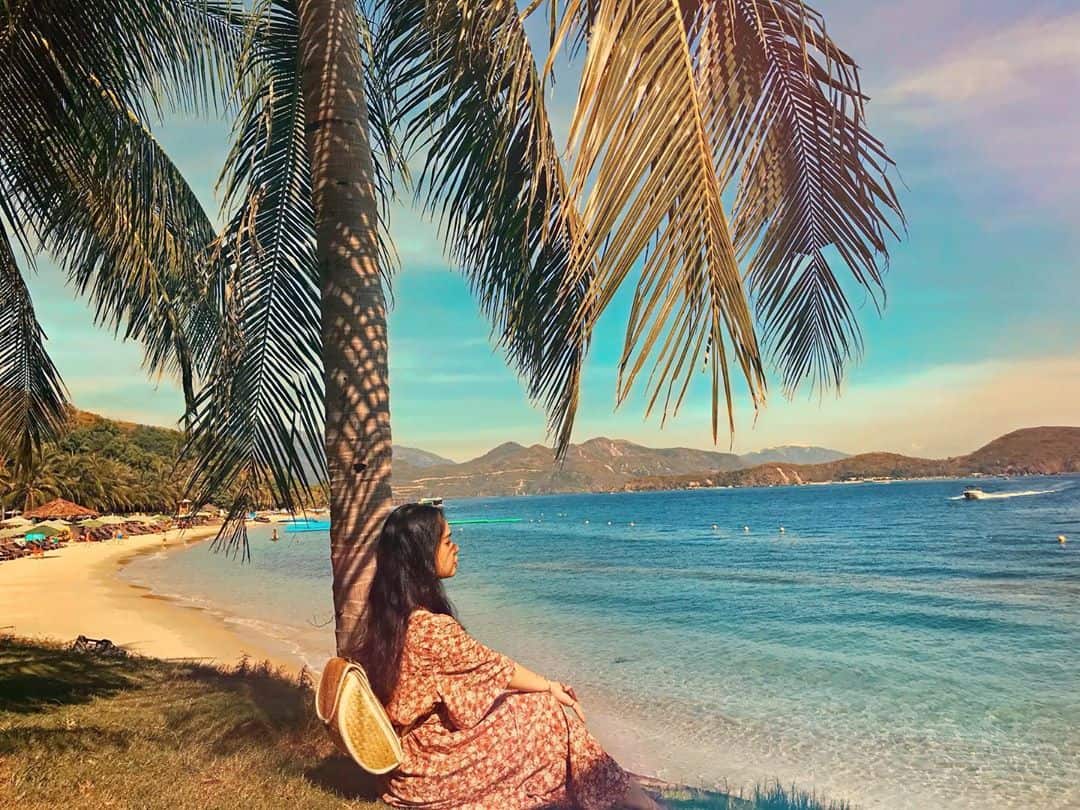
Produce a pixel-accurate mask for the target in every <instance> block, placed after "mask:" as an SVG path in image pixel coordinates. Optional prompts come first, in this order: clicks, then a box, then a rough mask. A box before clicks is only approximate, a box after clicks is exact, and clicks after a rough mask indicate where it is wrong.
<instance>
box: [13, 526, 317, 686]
mask: <svg viewBox="0 0 1080 810" xmlns="http://www.w3.org/2000/svg"><path fill="white" fill-rule="evenodd" d="M216 532H217V526H198V527H195V528H191V529H186V530H180V529H174V530H172V531H169V532H166V533H165V535H164V540H165V542H164V543H162V538H163V535H161V534H147V535H140V536H138V537H127V538H124V539H123V540H121V541H106V542H103V543H71V544H69V545H68V546H66V547H64V548H61V549H57V550H55V551H49V552H48V553H46V554H45V556H44V557H37V558H35V557H23V558H21V559H18V560H9V561H7V562H2V563H0V633H10V634H14V635H18V636H23V637H29V638H48V639H52V640H54V641H61V642H70V641H72V640H73V639H75V638H76V637H78V636H80V635H85V636H89V637H90V638H108V639H110V640H111V641H112V642H113V643H114V644H119V645H120V646H122V647H124V648H125V649H127V650H129V651H131V652H133V653H137V654H139V655H148V656H154V657H157V658H167V659H177V658H195V659H200V660H204V661H207V662H211V663H216V664H235V663H236V662H237V661H239V660H240V658H241V656H244V655H247V656H249V657H250V658H252V659H256V660H260V661H261V660H269V661H271V662H272V663H273V664H276V665H279V666H282V667H284V668H285V669H286V670H288V671H290V672H295V671H296V670H297V669H298V668H299V663H298V662H297V661H296V660H295V659H293V658H291V657H290V656H288V655H287V654H286V653H284V652H283V651H278V650H273V649H271V648H269V647H268V646H266V645H265V644H264V643H262V642H260V641H256V640H253V639H252V638H251V637H250V635H245V634H244V633H243V632H242V630H241V629H240V628H239V627H234V626H233V625H230V624H227V623H226V622H225V621H224V620H223V619H222V618H221V617H219V616H217V615H215V614H212V613H209V612H207V611H205V610H201V609H199V608H197V607H192V606H188V605H183V604H180V603H178V602H175V601H172V600H170V599H167V598H164V597H161V596H157V595H155V594H153V593H151V592H150V591H149V590H148V589H146V588H142V587H140V586H137V585H133V584H131V583H128V582H125V581H124V580H122V579H121V578H120V577H119V576H118V573H119V571H120V569H121V568H122V567H123V566H124V565H125V564H126V563H127V562H129V561H130V560H131V559H132V558H133V557H135V556H137V555H139V554H146V553H151V552H154V551H159V550H161V549H162V548H163V547H182V546H184V545H185V544H189V543H192V542H196V541H199V540H206V539H207V538H209V537H212V536H213V535H214V534H215V533H216Z"/></svg>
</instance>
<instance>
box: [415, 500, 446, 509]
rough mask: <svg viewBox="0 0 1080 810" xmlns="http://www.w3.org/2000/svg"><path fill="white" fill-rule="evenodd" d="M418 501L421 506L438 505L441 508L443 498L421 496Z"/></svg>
mask: <svg viewBox="0 0 1080 810" xmlns="http://www.w3.org/2000/svg"><path fill="white" fill-rule="evenodd" d="M417 503H419V504H420V505H421V506H437V507H439V508H440V509H442V505H443V499H442V498H421V499H420V500H419V501H417Z"/></svg>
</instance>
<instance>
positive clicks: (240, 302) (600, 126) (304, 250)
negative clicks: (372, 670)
mask: <svg viewBox="0 0 1080 810" xmlns="http://www.w3.org/2000/svg"><path fill="white" fill-rule="evenodd" d="M245 19H246V25H247V31H248V34H247V41H246V46H245V48H244V50H243V54H242V56H241V59H240V68H239V74H240V78H241V82H240V85H241V86H244V87H246V88H248V90H247V92H246V94H245V95H244V96H243V98H242V99H241V101H240V108H241V115H240V116H239V118H238V121H237V125H236V128H235V143H234V147H233V150H232V153H231V155H230V157H229V161H228V165H227V166H226V168H225V172H224V174H223V177H222V182H223V184H224V188H225V191H226V197H227V198H228V199H229V200H231V201H233V203H234V208H233V210H234V211H235V213H234V215H233V216H232V218H231V220H230V222H229V225H228V227H227V228H226V229H225V231H224V232H223V233H222V234H221V236H220V238H219V241H218V251H219V255H220V256H222V257H225V259H224V260H223V261H221V262H219V264H218V267H219V272H220V273H221V276H220V279H219V283H218V287H219V289H220V290H221V301H222V309H223V318H222V323H223V324H224V330H223V332H222V335H223V338H222V339H221V340H220V341H219V343H218V347H219V348H218V351H216V352H214V353H213V357H214V365H213V368H212V370H211V371H210V375H209V383H208V385H207V386H206V387H205V388H204V389H203V390H202V392H201V393H200V395H199V397H198V402H197V407H196V419H195V429H194V433H193V446H194V447H196V448H198V449H199V451H200V461H199V464H198V470H197V475H196V483H197V484H198V486H200V487H201V488H202V491H203V492H204V494H205V493H209V492H210V491H212V490H213V489H215V488H221V487H230V488H233V489H235V490H237V491H240V492H241V496H240V497H239V498H238V500H237V502H236V503H235V504H234V508H233V510H232V514H233V516H234V517H235V518H237V520H236V521H234V522H233V523H232V524H231V525H230V527H227V529H226V530H225V531H224V532H223V534H222V536H221V537H220V538H219V541H220V542H221V543H222V544H224V545H225V547H227V548H232V549H234V550H235V549H239V548H244V549H245V550H246V534H245V532H244V528H243V522H242V519H240V518H241V516H242V515H243V514H244V513H245V512H246V508H247V503H246V502H245V500H244V497H243V490H244V482H245V481H246V482H249V483H250V486H251V487H252V488H253V489H254V488H255V487H256V486H258V485H268V486H269V487H270V488H271V489H272V490H273V491H275V493H276V494H277V496H278V498H279V500H280V501H281V502H282V503H285V504H290V505H296V504H300V503H302V502H303V501H304V499H305V497H306V495H305V492H306V486H307V481H309V480H312V479H313V478H315V477H318V474H320V473H321V474H322V475H323V476H326V477H328V479H329V482H330V491H331V499H330V500H331V510H332V518H333V519H332V523H333V526H334V528H333V529H332V537H331V546H332V557H333V562H334V571H335V605H336V611H337V620H338V641H339V647H340V648H347V647H348V639H349V632H350V628H351V627H352V626H353V625H354V624H355V618H356V616H357V615H358V614H357V610H358V608H357V607H356V605H357V604H358V603H360V602H362V597H363V593H364V588H365V585H364V582H365V581H366V579H367V578H368V577H369V576H370V572H371V570H372V566H373V563H372V561H371V559H370V553H369V552H370V540H371V539H372V537H373V536H374V533H375V531H377V527H378V525H379V523H380V522H381V517H382V516H384V515H385V514H386V510H387V509H388V508H389V504H390V485H389V476H390V446H391V443H390V423H389V384H388V381H387V373H388V369H387V362H386V326H385V296H386V293H387V291H388V288H389V286H390V284H391V281H392V270H393V250H392V246H391V245H390V241H389V239H388V237H387V236H386V233H387V231H386V224H387V216H386V215H387V212H388V210H389V203H390V201H391V200H392V199H393V197H394V195H395V194H396V193H399V192H400V191H401V190H402V189H404V188H410V189H411V191H412V193H414V194H415V196H416V199H417V200H418V201H419V202H420V203H421V205H422V207H423V208H424V209H425V210H426V211H427V212H428V213H429V214H430V215H432V216H433V217H434V218H436V219H437V221H438V222H439V224H440V228H441V233H442V236H443V238H444V240H445V243H446V247H447V251H448V254H449V255H450V257H451V258H452V259H453V262H454V264H456V265H457V267H458V268H459V269H460V271H461V272H462V273H463V274H464V275H465V277H466V278H467V280H468V282H469V284H470V285H471V287H472V289H473V291H474V292H475V294H476V296H477V298H478V300H479V302H480V304H481V306H482V309H483V311H484V313H485V314H486V315H487V317H488V318H489V319H490V321H491V323H492V326H493V340H494V342H496V343H497V344H498V345H499V346H500V347H502V348H503V350H504V351H505V353H506V356H507V358H508V361H509V362H510V363H511V365H512V366H513V367H514V368H515V369H516V370H517V372H518V373H519V375H520V377H521V379H522V380H523V383H524V385H525V387H526V389H527V392H528V395H529V396H530V397H531V398H532V399H533V400H534V401H536V402H538V403H539V404H540V405H542V406H543V407H544V408H545V410H546V412H547V413H548V416H549V428H550V432H551V435H552V437H553V440H554V442H555V445H556V447H557V449H558V451H559V452H560V453H561V452H563V451H564V450H565V448H566V447H567V445H568V443H569V441H570V437H571V430H572V426H573V422H574V416H575V412H576V408H577V403H578V390H579V385H580V380H581V371H582V365H583V362H584V359H585V357H586V353H587V350H588V347H589V343H590V337H591V335H592V332H593V329H594V327H595V325H596V323H597V321H598V319H599V318H600V317H601V316H602V315H603V313H604V312H605V310H606V308H607V307H608V305H609V304H610V302H611V301H612V300H613V298H614V297H615V294H616V292H617V291H618V290H620V289H621V288H622V287H624V286H625V285H628V284H629V285H631V286H632V287H633V303H632V306H631V309H630V315H629V321H628V324H627V329H626V338H625V343H624V346H623V351H622V356H621V361H620V364H619V377H618V381H617V397H618V401H619V402H620V403H621V402H622V401H623V400H624V399H625V398H626V397H627V396H628V394H629V392H630V391H631V389H632V388H633V387H634V384H635V382H637V381H638V380H639V378H640V377H641V376H642V374H643V372H645V371H646V370H647V371H648V375H647V382H646V384H645V391H646V394H647V403H648V404H647V409H648V411H649V412H651V411H654V410H656V411H659V412H661V413H662V415H663V418H666V417H667V416H668V415H671V414H674V413H675V412H677V410H678V408H679V405H680V403H681V402H682V401H683V398H684V396H685V394H686V391H687V387H688V385H689V383H690V382H691V380H692V378H693V377H694V376H695V374H696V372H697V371H698V370H700V369H703V368H704V369H705V370H707V372H708V374H709V375H710V377H711V390H712V414H713V417H712V434H713V438H714V440H715V439H716V438H717V435H718V433H719V430H720V428H719V423H720V419H721V417H722V414H724V413H726V415H727V428H728V429H729V430H733V429H734V421H733V417H732V410H733V408H732V398H733V393H732V392H733V385H734V380H733V377H734V376H736V375H737V376H738V377H740V378H741V379H742V381H743V383H744V384H745V386H746V388H747V390H748V392H749V396H750V399H751V401H752V402H753V403H754V406H755V407H757V406H758V405H759V404H760V403H762V402H763V401H764V396H765V388H766V375H765V371H764V369H765V365H766V362H765V360H764V359H763V358H771V359H772V361H773V362H774V364H775V367H776V369H777V371H778V374H779V377H780V380H781V384H782V386H783V388H784V390H785V391H786V392H792V391H794V390H795V389H796V388H798V387H799V386H801V385H803V384H808V385H811V386H818V387H821V388H828V387H835V386H837V385H838V384H839V382H840V380H841V378H842V376H843V373H844V370H845V367H846V365H847V364H848V363H849V362H850V361H851V360H852V359H853V358H855V357H856V356H857V355H858V353H859V349H860V337H859V327H858V324H857V322H856V319H855V313H854V309H853V307H852V304H851V303H850V300H851V299H850V296H851V292H852V290H860V289H861V290H865V291H867V292H869V294H870V296H871V298H872V299H873V300H874V302H875V303H878V302H879V301H881V300H882V299H883V293H884V289H883V283H882V281H883V274H884V270H885V268H886V266H887V260H888V251H887V244H886V242H887V239H888V238H889V236H890V235H892V236H895V235H896V230H897V229H898V228H900V227H902V225H903V215H902V213H901V209H900V206H899V203H898V201H897V197H896V194H895V193H894V190H893V188H892V186H891V184H890V182H889V179H888V177H887V174H888V172H889V169H890V167H891V161H890V159H889V157H888V156H887V154H886V152H885V149H884V147H883V146H882V144H881V142H880V141H879V140H877V139H876V138H875V137H874V136H873V135H872V134H870V132H869V131H868V129H867V125H866V120H865V103H866V96H865V95H864V94H863V92H862V90H861V88H860V85H859V78H858V70H857V67H856V64H855V62H854V60H853V59H852V58H851V57H850V56H849V55H848V54H847V53H846V52H844V51H843V50H841V49H840V48H839V47H838V46H837V45H836V44H835V43H834V42H833V41H832V40H831V39H830V38H829V36H828V35H827V34H826V31H825V25H824V21H823V20H822V18H821V17H820V15H818V14H817V13H816V12H814V11H812V10H811V9H809V8H807V7H805V6H804V5H803V4H802V2H800V0H716V1H715V2H701V1H698V2H689V1H688V0H684V1H683V2H680V3H676V2H672V1H671V0H667V1H665V0H633V1H632V2H617V3H616V2H581V0H569V2H567V3H565V4H561V5H560V4H556V3H547V2H543V0H534V1H533V2H531V3H530V4H528V5H527V6H525V7H519V6H518V5H517V4H515V3H513V2H499V0H496V1H495V2H482V3H481V2H472V1H471V0H427V1H426V2H421V1H420V0H365V1H363V2H360V3H359V4H356V5H354V4H353V3H352V2H351V1H350V0H261V2H258V3H256V4H255V6H254V8H253V9H251V13H250V15H249V16H246V18H245ZM533 21H536V22H542V27H543V29H544V30H545V31H546V34H547V40H548V44H549V49H548V53H547V54H546V55H541V57H540V58H538V56H537V54H536V53H534V50H533V44H532V42H531V41H530V37H529V35H528V33H527V31H526V27H527V25H529V26H532V25H534V22H533ZM534 33H535V31H534ZM565 51H570V52H572V53H574V54H576V55H577V59H578V61H579V63H580V65H581V70H580V80H579V83H578V95H577V103H576V106H575V109H574V112H573V116H572V121H571V126H570V136H569V143H568V144H567V149H566V151H565V155H564V151H563V149H562V148H561V147H560V144H558V143H556V140H555V138H554V136H553V133H552V126H551V123H550V120H549V116H548V110H547V108H546V104H545V88H546V87H547V85H548V83H549V82H553V81H554V75H555V72H554V69H553V65H554V64H555V63H556V59H557V58H558V56H559V54H560V53H561V52H565ZM410 165H413V166H417V165H419V166H420V168H419V170H418V171H414V173H413V174H414V175H415V176H410V173H409V171H408V166H410ZM759 336H760V339H759ZM732 370H734V371H735V374H732ZM721 400H722V401H721ZM323 429H325V433H323ZM320 441H322V446H320ZM324 459H325V461H326V463H327V464H328V468H323V466H322V464H323V462H324ZM312 471H314V472H315V475H312V474H311V473H312ZM365 549H366V551H365Z"/></svg>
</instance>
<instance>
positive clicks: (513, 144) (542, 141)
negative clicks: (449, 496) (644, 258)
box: [376, 0, 591, 454]
mask: <svg viewBox="0 0 1080 810" xmlns="http://www.w3.org/2000/svg"><path fill="white" fill-rule="evenodd" d="M378 16H379V20H380V23H381V24H380V26H379V28H378V39H379V47H378V49H377V51H376V52H377V54H378V55H379V57H380V59H379V60H378V62H377V64H378V65H379V67H380V69H382V70H384V71H386V73H387V75H388V76H389V78H388V79H387V81H386V84H387V85H390V86H393V87H396V88H399V90H400V97H399V99H398V101H397V105H398V107H399V109H400V111H401V115H402V117H403V120H402V125H403V126H404V129H405V143H406V145H407V146H408V147H409V148H410V149H412V150H414V151H423V152H424V153H425V155H424V168H423V171H422V173H421V174H420V176H419V178H418V182H417V189H416V190H417V194H418V195H419V197H420V199H421V200H422V202H423V204H424V206H425V208H426V210H427V211H428V212H430V213H432V214H439V215H440V224H441V230H442V232H443V235H444V237H445V239H446V241H447V243H448V247H449V252H450V254H451V256H452V258H453V259H454V260H455V263H457V264H458V265H459V266H460V267H461V268H462V270H463V272H464V274H465V275H466V277H467V278H468V280H469V282H470V284H471V286H472V288H473V291H474V292H475V294H476V295H477V297H478V298H479V300H480V303H481V306H482V308H483V310H484V312H485V313H486V315H487V316H488V317H489V318H490V319H491V321H492V322H493V324H494V330H495V336H496V340H497V341H498V343H499V344H500V345H501V346H502V347H503V348H504V349H505V351H506V353H507V355H508V357H509V359H510V361H511V362H512V363H513V364H514V365H515V366H516V367H517V369H518V371H519V373H520V374H521V375H522V377H523V378H524V380H525V382H526V385H527V388H528V392H529V395H530V397H532V398H533V399H534V400H537V401H539V402H541V403H543V404H544V405H545V407H546V409H547V411H548V414H549V418H550V422H549V427H550V430H551V433H552V435H553V436H554V438H555V441H556V447H557V450H558V452H559V453H560V454H561V453H562V452H563V451H565V449H566V447H567V446H568V444H569V441H570V431H571V428H572V425H573V420H574V415H575V412H576V408H577V396H578V388H579V383H580V375H581V367H582V363H583V361H584V357H585V352H586V349H587V346H588V336H589V333H590V329H591V321H589V320H588V319H585V318H582V317H581V313H582V311H583V309H584V308H585V303H584V297H585V296H584V293H585V290H587V289H588V285H589V283H590V280H591V264H590V262H589V261H588V260H587V259H586V260H585V261H584V262H583V263H582V264H580V265H579V264H578V263H577V262H576V261H575V254H574V253H573V251H572V249H571V248H572V245H573V244H574V241H575V238H576V236H577V234H578V233H579V231H580V229H581V223H580V220H579V218H578V217H577V214H576V211H575V210H574V209H573V207H572V206H570V205H569V204H568V202H567V183H566V179H565V177H564V174H563V169H562V165H561V162H560V159H559V154H558V150H557V148H556V146H555V143H554V140H553V138H552V134H551V126H550V123H549V121H548V118H547V112H546V108H545V104H544V98H543V85H542V82H541V80H540V77H539V75H538V71H537V66H536V60H535V58H534V56H533V52H532V50H531V47H530V45H529V41H528V38H527V36H526V34H525V30H524V27H523V24H522V19H521V18H520V17H519V15H518V11H517V8H516V5H515V4H514V3H513V2H510V0H505V2H504V1H503V0H499V1H498V2H492V3H484V4H476V3H470V2H464V1H463V0H462V1H461V2H454V1H453V0H449V1H448V2H422V1H418V0H386V2H383V3H381V4H380V6H379V14H378ZM586 311H587V310H586Z"/></svg>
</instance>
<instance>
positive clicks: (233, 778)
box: [0, 637, 851, 810]
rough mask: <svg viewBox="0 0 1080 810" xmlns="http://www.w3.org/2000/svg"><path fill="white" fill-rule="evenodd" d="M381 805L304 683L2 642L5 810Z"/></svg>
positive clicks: (798, 808)
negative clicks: (332, 736)
mask: <svg viewBox="0 0 1080 810" xmlns="http://www.w3.org/2000/svg"><path fill="white" fill-rule="evenodd" d="M661 792H662V794H663V798H664V800H665V801H666V802H667V804H668V806H669V807H670V808H671V810H851V808H850V807H849V806H848V805H846V804H844V803H825V802H821V801H818V800H817V799H815V798H814V797H812V796H809V795H806V794H803V793H800V792H798V791H795V790H785V789H783V788H781V787H780V786H778V785H770V786H768V787H766V788H759V789H758V790H757V791H756V795H754V796H750V797H747V798H736V797H733V796H729V795H725V794H719V793H714V792H707V791H698V790H691V789H664V790H663V791H661ZM376 795H377V790H376V786H375V784H374V782H373V781H372V780H371V779H370V778H369V777H367V776H366V775H365V774H364V773H363V772H362V771H361V770H360V769H359V768H357V767H355V766H354V765H353V764H352V763H351V762H350V761H349V760H347V759H345V758H344V757H341V756H340V755H338V754H337V752H336V751H335V750H334V748H333V746H332V745H331V743H330V742H329V739H328V738H327V736H326V734H325V732H324V731H323V728H322V725H321V723H320V722H319V720H318V719H317V718H316V717H315V714H314V710H313V705H312V692H311V685H310V683H308V682H307V681H306V680H305V679H304V678H303V677H302V678H301V679H300V681H299V682H298V681H297V680H296V679H290V678H287V677H284V676H283V675H282V674H281V673H279V672H276V671H274V670H272V669H270V668H269V667H268V666H266V665H252V664H251V663H250V662H248V661H241V662H240V664H239V665H238V666H236V667H234V668H231V669H222V668H218V667H212V666H206V665H203V664H199V663H197V662H190V661H161V660H157V659H152V658H104V657H99V656H95V655H88V654H81V653H75V652H72V651H70V650H68V649H66V648H61V647H58V646H55V645H49V644H44V643H41V642H36V641H34V642H29V641H23V640H19V639H13V638H4V637H0V807H19V808H25V809H26V810H30V809H31V808H35V809H36V808H41V810H44V808H55V807H65V808H104V807H115V808H135V807H137V808H146V809H147V810H152V809H153V808H161V809H162V810H166V809H167V810H182V809H183V808H192V810H194V809H195V808H199V809H200V810H201V808H234V807H244V808H247V809H248V810H261V809H262V808H266V810H270V808H274V810H277V808H282V807H287V808H289V810H307V808H312V809H314V808H352V809H353V810H377V809H378V808H383V809H384V808H385V805H383V804H381V803H380V802H378V801H377V800H376V798H375V797H376Z"/></svg>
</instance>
